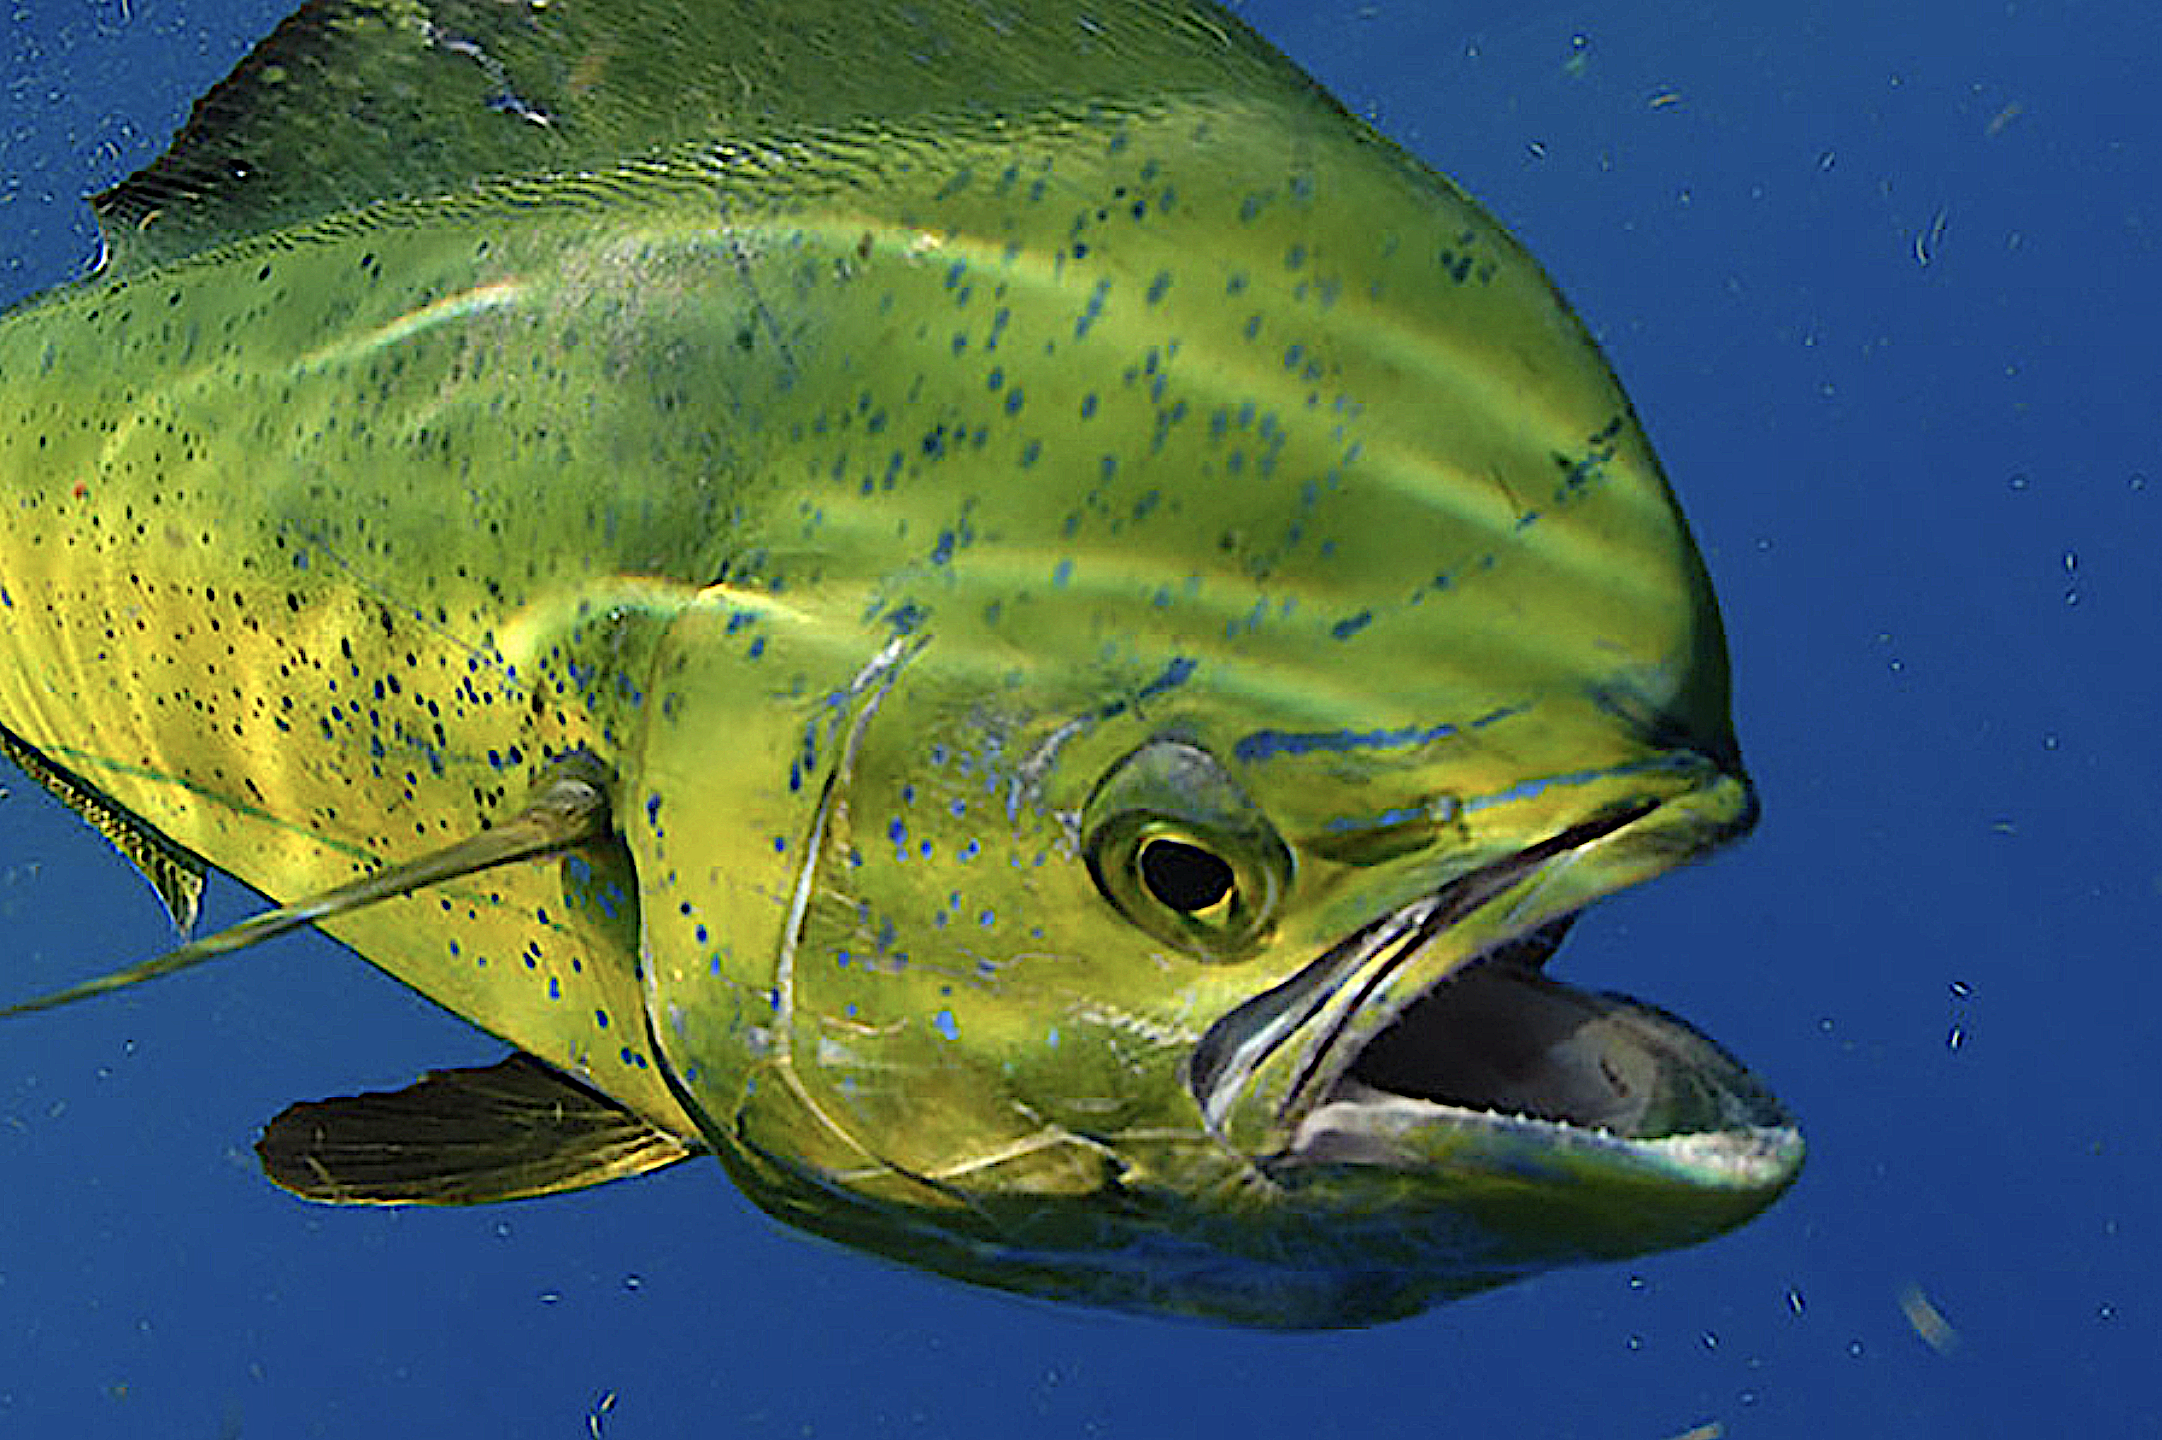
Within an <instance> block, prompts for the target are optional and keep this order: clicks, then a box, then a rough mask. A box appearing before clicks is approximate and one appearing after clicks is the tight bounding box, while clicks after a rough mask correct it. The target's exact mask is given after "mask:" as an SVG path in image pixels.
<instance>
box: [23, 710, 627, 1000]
mask: <svg viewBox="0 0 2162 1440" xmlns="http://www.w3.org/2000/svg"><path fill="white" fill-rule="evenodd" d="M5 733H6V732H5V731H0V735H5ZM9 738H10V739H12V737H9ZM16 743H17V744H18V745H19V744H20V742H16ZM6 753H7V754H8V756H9V758H11V759H14V760H15V761H16V763H17V764H21V763H22V759H21V757H20V756H19V755H17V754H16V753H15V752H14V751H13V750H9V751H7V752H6ZM30 753H31V754H32V755H35V753H36V752H34V751H32V752H30ZM25 768H26V769H27V767H25ZM30 773H32V774H36V773H37V772H35V771H31V772H30ZM39 783H40V784H44V785H46V786H47V788H49V789H50V788H53V787H52V784H51V782H49V781H47V780H45V779H44V778H43V777H42V776H41V777H40V778H39ZM54 793H55V794H59V795H61V798H62V799H63V800H66V799H67V796H66V795H65V794H64V793H62V792H61V791H59V790H57V789H55V790H54ZM92 793H93V794H94V792H92ZM80 813H83V814H85V815H89V814H90V812H89V811H87V810H86V811H82V812H80ZM117 813H120V814H122V815H125V813H126V812H124V811H119V812H117ZM92 823H93V824H96V823H98V822H97V820H96V819H95V817H94V816H93V817H92ZM100 828H103V827H102V826H101V827H100ZM147 828H148V827H145V829H146V830H147ZM110 833H111V832H108V835H110ZM149 833H150V834H151V835H152V836H156V832H155V831H150V832H149ZM609 833H610V831H609V818H608V782H607V777H606V775H605V774H604V773H603V771H602V769H601V767H600V765H599V762H598V761H594V760H592V759H591V757H590V756H587V755H584V754H583V753H574V754H571V755H567V756H565V757H563V758H562V759H561V760H559V761H557V762H556V765H555V767H554V769H553V770H552V771H551V772H550V773H549V774H548V775H546V776H544V777H543V778H542V780H541V783H540V784H538V785H537V786H535V787H534V791H533V794H532V796H531V797H530V798H529V799H528V800H527V802H526V806H525V808H524V809H523V810H520V811H519V812H518V813H517V814H516V815H513V816H512V817H511V818H510V819H509V820H508V821H507V822H505V823H504V824H502V825H499V826H497V827H496V828H494V829H493V830H483V831H482V832H481V833H479V834H478V835H471V836H468V837H467V838H465V839H463V840H460V841H458V842H457V843H456V844H454V845H448V846H445V847H444V848H443V849H441V850H437V851H435V852H433V853H431V854H427V855H422V856H420V857H419V858H417V859H414V860H409V861H407V862H406V863H404V864H403V865H393V866H391V867H390V868H388V869H385V870H378V871H376V872H375V873H373V874H371V875H363V876H362V877H361V878H360V879H358V880H355V881H353V882H352V883H350V884H346V885H340V886H338V887H337V888H336V889H333V890H325V891H324V892H322V893H321V894H319V895H310V896H308V897H307V898H306V899H303V900H295V901H294V902H293V903H292V904H290V905H280V906H279V907H278V908H277V909H275V910H266V911H264V912H263V913H262V914H260V915H251V916H250V917H248V918H247V919H245V920H243V921H241V922H240V923H239V924H237V925H233V926H229V927H227V928H226V929H223V930H220V931H219V932H218V933H217V934H215V935H206V936H204V937H203V938H202V939H200V940H191V941H189V942H188V943H187V944H185V945H182V946H179V947H178V948H176V949H172V950H168V951H166V952H165V953H164V954H163V955H160V956H157V957H156V958H155V959H151V960H145V961H143V962H142V963H141V964H139V965H131V966H129V967H128V968H127V969H125V970H116V971H114V972H113V973H112V974H110V975H101V976H99V977H98V978H96V979H95V980H86V981H84V982H83V983H82V984H80V985H71V986H69V987H68V988H67V989H65V990H56V991H54V992H53V993H51V994H49V995H40V996H38V997H36V998H35V999H31V1000H24V1001H20V1002H18V1003H16V1004H13V1005H7V1006H0V1020H4V1019H7V1018H9V1017H11V1016H16V1015H33V1014H36V1013H37V1012H38V1011H40V1010H51V1009H53V1008H55V1007H56V1006H60V1005H71V1004H73V1003H74V1002H75V1001H77V1000H87V999H89V998H90V997H91V996H93V995H104V994H107V993H108V992H110V991H114V990H121V989H125V988H126V987H128V986H130V985H140V984H141V983H142V982H143V981H145V980H155V979H157V978H158V977H159V976H161V975H171V974H173V973H174V972H175V971H179V970H186V969H189V968H191V967H193V966H196V965H200V964H202V963H203V962H204V961H206V960H215V959H216V958H218V957H219V956H220V955H230V954H231V953H232V952H233V951H235V950H244V949H246V948H247V947H248V946H250V945H258V944H261V943H262V942H263V941H265V940H269V939H272V938H273V937H275V936H279V935H284V934H286V933H288V932H289V931H293V930H299V929H303V928H305V927H307V926H309V925H313V924H315V923H317V922H318V921H322V920H329V919H333V918H335V917H337V916H339V915H349V914H351V913H352V912H353V911H355V910H359V909H362V908H364V907H366V906H369V905H373V904H376V903H377V902H378V901H382V900H388V899H390V898H391V897H393V896H396V895H410V894H412V893H413V892H414V891H416V890H424V889H426V888H427V887H428V886H430V885H440V884H442V883H443V882H444V881H446V880H456V879H459V878H460V877H462V876H466V875H474V874H478V873H479V872H480V871H483V870H488V869H493V868H494V867H495V866H498V865H509V864H511V863H513V862H515V861H520V860H534V859H539V858H540V857H542V856H546V855H559V854H562V853H563V852H565V851H567V850H574V849H576V848H577V847H579V846H581V845H587V844H592V843H595V842H598V841H600V840H603V839H605V838H606V837H607V836H608V835H609ZM156 838H157V839H159V840H163V839H164V837H162V836H156ZM114 843H115V844H116V845H117V844H120V841H118V840H115V841H114ZM164 843H166V844H167V845H170V844H171V842H170V841H165V842H164ZM174 849H175V850H176V851H178V847H174ZM121 853H122V854H126V855H128V857H129V858H130V859H133V860H135V861H136V863H137V864H138V865H142V864H143V861H142V860H140V859H138V858H137V857H136V856H135V855H134V854H131V853H130V852H129V851H128V849H127V847H126V846H125V845H122V846H121ZM178 853H180V854H182V855H185V854H186V852H184V851H178ZM144 873H145V874H150V875H152V877H153V883H155V873H154V872H153V871H151V870H150V869H149V868H147V867H146V868H145V870H144ZM197 879H198V883H197V885H196V891H195V893H197V894H199V893H200V892H201V884H200V876H199V875H198V877H197ZM192 906H193V901H192V900H191V901H190V909H191V914H190V916H189V918H190V919H192V918H193V916H192ZM175 918H176V919H177V918H179V917H178V916H177V914H176V916H175Z"/></svg>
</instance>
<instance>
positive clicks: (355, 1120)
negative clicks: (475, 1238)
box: [255, 1054, 704, 1205]
mask: <svg viewBox="0 0 2162 1440" xmlns="http://www.w3.org/2000/svg"><path fill="white" fill-rule="evenodd" d="M255 1153H256V1155H257V1157H258V1158H259V1159H261V1161H262V1162H263V1173H264V1174H265V1175H268V1176H269V1177H270V1178H271V1179H272V1180H273V1181H275V1182H276V1183H277V1184H278V1185H280V1186H282V1187H283V1188H285V1189H287V1190H290V1191H291V1192H292V1193H293V1194H295V1195H298V1196H300V1197H301V1198H302V1199H303V1200H316V1201H320V1202H322V1203H324V1204H329V1205H485V1204H488V1203H490V1202H492V1201H497V1200H523V1199H528V1198H530V1197H533V1196H536V1195H559V1194H562V1193H563V1192H565V1191H569V1190H582V1189H584V1188H585V1187H586V1186H589V1185H599V1184H603V1183H605V1182H607V1181H610V1180H622V1179H626V1178H628V1177H629V1176H632V1175H643V1174H645V1173H646V1172H647V1171H649V1170H659V1169H661V1168H663V1167H664V1166H668V1165H673V1164H675V1163H676V1162H677V1161H679V1160H687V1159H689V1158H690V1157H691V1156H693V1155H698V1154H702V1153H704V1147H703V1146H702V1145H699V1144H697V1143H695V1142H693V1141H689V1140H685V1139H684V1138H683V1137H681V1136H678V1135H672V1134H670V1133H668V1132H667V1131H665V1130H660V1129H656V1128H655V1127H654V1126H652V1125H650V1124H648V1123H647V1122H646V1121H644V1120H642V1119H640V1118H639V1117H638V1116H636V1115H633V1114H632V1113H631V1112H630V1111H628V1110H626V1109H624V1108H623V1107H622V1106H621V1105H618V1104H617V1103H616V1102H615V1101H613V1100H610V1099H609V1098H608V1097H606V1096H605V1095H602V1094H600V1093H599V1092H598V1091H596V1090H593V1089H590V1088H589V1087H587V1086H585V1085H583V1084H580V1083H579V1082H578V1081H576V1080H573V1079H571V1078H570V1077H569V1076H567V1075H565V1074H563V1073H562V1072H561V1071H559V1070H555V1069H553V1068H551V1067H549V1066H547V1065H544V1064H542V1063H541V1062H540V1061H538V1060H535V1059H534V1058H533V1057H532V1056H530V1055H525V1054H517V1055H513V1056H511V1057H510V1058H509V1059H508V1060H505V1061H503V1062H501V1063H500V1064H496V1065H489V1066H485V1067H482V1068H479V1069H472V1070H436V1071H431V1072H430V1073H429V1074H427V1075H425V1076H423V1077H422V1078H421V1079H419V1080H417V1081H415V1082H414V1083H413V1084H411V1085H409V1086H407V1087H406V1088H405V1089H403V1090H396V1091H386V1092H382V1093H377V1094H370V1095H352V1096H348V1097H346V1098H344V1099H340V1100H313V1101H303V1102H301V1103H300V1104H297V1105H292V1106H288V1107H287V1108H286V1109H285V1110H284V1111H283V1112H281V1113H280V1114H279V1115H278V1117H277V1118H276V1119H274V1120H272V1121H271V1122H270V1123H269V1124H268V1125H267V1126H265V1127H264V1128H263V1134H262V1138H261V1139H259V1140H257V1141H256V1142H255Z"/></svg>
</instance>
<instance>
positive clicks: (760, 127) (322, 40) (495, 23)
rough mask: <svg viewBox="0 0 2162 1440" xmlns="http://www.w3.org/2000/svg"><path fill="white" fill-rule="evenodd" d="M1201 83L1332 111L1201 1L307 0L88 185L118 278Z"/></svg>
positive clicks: (1190, 89) (1287, 67)
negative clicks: (96, 184)
mask: <svg viewBox="0 0 2162 1440" xmlns="http://www.w3.org/2000/svg"><path fill="white" fill-rule="evenodd" d="M1287 82H1289V84H1288V85H1287ZM1197 91H1227V92H1230V93H1239V94H1256V95H1258V94H1270V95H1272V96H1275V97H1277V98H1283V97H1285V96H1286V95H1299V94H1303V95H1305V96H1307V97H1309V98H1310V99H1311V101H1312V103H1314V104H1315V105H1317V106H1323V107H1327V108H1329V109H1331V110H1333V109H1334V102H1333V101H1330V100H1329V99H1328V98H1327V97H1326V96H1325V95H1324V94H1323V93H1322V92H1321V91H1320V90H1319V88H1318V87H1316V86H1314V85H1313V84H1312V82H1310V81H1308V80H1307V79H1306V78H1305V76H1304V75H1302V74H1301V73H1300V72H1299V71H1298V70H1297V69H1296V68H1295V67H1293V66H1292V65H1291V64H1290V62H1289V61H1287V60H1284V59H1283V58H1282V57H1281V56H1279V55H1277V54H1276V53H1275V51H1274V50H1272V49H1270V48H1269V47H1268V46H1267V45H1266V44H1265V43H1264V42H1262V41H1261V40H1260V39H1259V38H1258V37H1257V36H1255V35H1254V34H1253V32H1252V31H1251V30H1249V29H1248V28H1247V27H1246V26H1245V25H1244V24H1243V23H1242V22H1241V21H1239V20H1237V19H1236V18H1234V17H1233V16H1232V15H1231V14H1230V13H1229V12H1228V11H1225V10H1223V9H1222V8H1221V7H1219V6H1217V5H1214V4H1210V3H1207V0H1126V3H1121V4H1117V5H1106V4H1102V3H1100V0H1027V3H1025V4H1024V3H1019V0H918V3H915V4H910V5H864V4H861V3H858V0H311V3H309V4H307V5H305V6H303V7H302V8H301V9H300V10H299V11H298V12H297V13H295V14H294V15H292V16H291V17H289V18H288V19H287V20H286V21H285V23H284V24H282V25H280V26H279V27H278V28H277V30H276V31H275V32H274V33H272V34H271V35H270V36H269V37H268V38H267V39H265V40H264V41H263V42H262V43H261V44H260V45H258V46H256V48H255V49H254V50H253V51H252V52H251V53H250V54H249V55H248V56H247V57H246V58H245V59H244V60H242V61H241V63H240V65H239V67H238V68H237V69H235V70H234V71H233V73H232V75H230V76H229V77H228V78H227V79H226V80H225V81H224V82H223V83H222V84H220V85H219V86H218V87H217V88H216V89H214V90H212V91H211V92H210V93H209V94H207V95H205V96H204V97H203V98H202V99H201V100H199V101H197V102H196V105H195V109H194V112H193V113H192V115H191V116H190V118H189V120H188V123H187V126H186V127H185V128H184V129H183V130H182V132H181V134H180V137H179V138H178V139H177V140H176V141H175V142H174V143H173V145H172V148H171V149H170V150H168V151H167V152H166V154H165V155H164V156H163V157H161V158H160V159H159V160H157V161H156V162H155V163H153V164H152V165H150V166H149V167H148V168H146V169H144V170H142V171H141V172H139V173H138V174H136V175H135V176H134V177H132V178H131V179H129V180H127V181H124V182H123V183H121V184H120V185H118V186H115V187H114V188H112V189H110V190H107V191H105V192H103V193H102V194H99V195H97V196H95V197H93V199H92V202H91V203H92V206H93V208H94V209H95V210H96V211H97V214H98V218H99V221H100V223H101V226H102V228H103V230H104V234H105V240H106V244H107V248H108V252H109V257H110V261H111V263H112V267H113V272H114V273H115V274H126V273H129V272H132V271H134V270H136V269H138V268H142V267H146V266H148V265H152V264H157V263H162V262H164V261H167V260H172V259H177V258H179V257H181V256H184V255H187V254H190V253H193V252H194V251H196V250H200V249H204V248H207V247H209V246H212V245H216V244H221V243H224V242H227V241H231V240H235V239H239V238H243V237H245V236H249V235H254V234H261V233H263V232H265V231H268V230H271V229H275V228H277V227H280V226H283V225H288V224H294V223H299V222H302V221H306V220H310V219H315V218H320V217H322V216H325V215H329V214H333V213H336V212H339V211H346V210H352V209H356V208H359V207H361V206H365V205H368V204H371V203H374V202H377V201H386V200H398V199H412V198H417V197H421V196H429V195H442V194H451V193H459V192H463V191H466V190H469V189H471V188H472V187H473V186H474V185H476V184H478V183H480V182H483V181H485V180H488V179H491V178H502V177H510V176H534V175H560V174H569V173H573V172H591V171H598V170H606V169H610V168H613V167H615V166H619V165H622V164H625V163H628V162H631V161H635V160H637V159H639V158H641V157H645V156H651V155H654V154H657V153H659V152H662V151H664V150H668V149H670V148H672V147H674V146H677V145H680V144H682V143H684V142H687V141H693V140H698V141H711V142H714V143H721V142H726V141H729V140H738V141H755V140H757V139H759V138H761V137H772V136H776V135H785V134H787V133H790V132H796V133H802V132H805V131H812V130H820V129H831V128H834V127H839V126H855V125H860V124H863V123H865V122H874V123H875V122H879V121H894V120H900V119H905V118H907V117H910V116H921V115H926V114H934V113H972V114H977V115H983V116H989V115H993V114H998V113H1002V112H1005V111H1009V110H1013V109H1017V108H1021V107H1034V106H1041V105H1044V104H1047V103H1052V102H1057V101H1061V100H1066V101H1075V102H1086V101H1091V100H1112V101H1117V100H1120V99H1125V100H1130V101H1138V100H1142V99H1146V98H1153V97H1161V96H1166V95H1171V94H1176V93H1180V92H1186V93H1194V92H1197Z"/></svg>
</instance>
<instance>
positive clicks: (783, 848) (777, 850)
mask: <svg viewBox="0 0 2162 1440" xmlns="http://www.w3.org/2000/svg"><path fill="white" fill-rule="evenodd" d="M773 853H774V854H776V855H785V854H787V853H788V837H787V836H786V835H776V836H774V837H773Z"/></svg>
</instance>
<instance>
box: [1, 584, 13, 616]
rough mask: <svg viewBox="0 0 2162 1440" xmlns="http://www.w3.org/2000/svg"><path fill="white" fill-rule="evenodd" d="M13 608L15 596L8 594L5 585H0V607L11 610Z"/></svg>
mask: <svg viewBox="0 0 2162 1440" xmlns="http://www.w3.org/2000/svg"><path fill="white" fill-rule="evenodd" d="M14 608H15V597H14V596H12V595H10V594H8V587H7V586H5V585H0V609H6V610H13V609H14Z"/></svg>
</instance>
